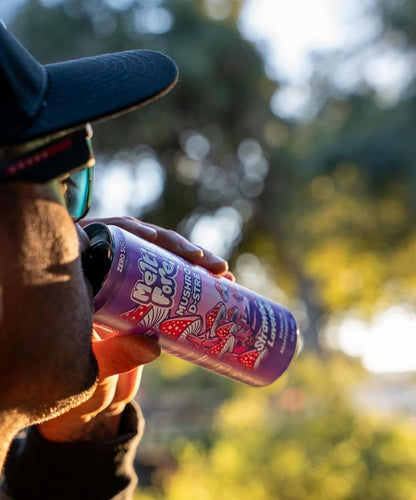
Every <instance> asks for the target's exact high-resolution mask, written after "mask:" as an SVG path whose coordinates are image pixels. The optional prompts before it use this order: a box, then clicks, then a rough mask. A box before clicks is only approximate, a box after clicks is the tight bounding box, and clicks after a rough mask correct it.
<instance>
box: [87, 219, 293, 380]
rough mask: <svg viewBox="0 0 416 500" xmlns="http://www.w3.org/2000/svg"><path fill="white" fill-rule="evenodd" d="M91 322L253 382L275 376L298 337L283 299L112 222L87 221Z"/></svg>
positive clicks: (288, 361)
mask: <svg viewBox="0 0 416 500" xmlns="http://www.w3.org/2000/svg"><path fill="white" fill-rule="evenodd" d="M84 229H85V231H86V232H87V234H88V236H89V238H90V242H91V248H90V251H89V253H88V254H87V256H86V258H84V262H83V264H84V271H85V274H86V276H87V278H88V279H89V281H90V283H91V284H92V286H93V290H94V309H95V311H94V323H95V324H97V325H100V326H104V327H105V328H107V329H110V330H111V331H113V332H116V333H119V334H124V335H125V334H134V333H140V334H145V335H151V336H154V337H156V338H158V340H159V344H160V347H161V349H162V351H163V352H165V353H168V354H171V355H174V356H176V357H179V358H181V359H184V360H186V361H190V362H192V363H194V364H196V365H198V366H200V367H203V368H205V369H207V370H210V371H212V372H214V373H217V374H220V375H224V376H226V377H229V378H232V379H234V380H237V381H239V382H244V383H246V384H249V385H253V386H264V385H268V384H270V383H272V382H274V381H275V380H276V379H277V378H278V377H280V375H282V373H283V372H284V371H285V370H286V369H287V367H288V366H289V364H290V362H291V361H292V359H293V358H294V357H295V354H296V352H297V349H298V345H299V330H298V327H297V324H296V320H295V318H294V317H293V315H292V314H291V312H290V311H288V310H287V309H286V308H285V307H283V306H281V305H279V304H276V303H274V302H271V301H270V300H268V299H266V298H264V297H262V296H260V295H258V294H256V293H254V292H252V291H250V290H248V289H247V288H244V287H242V286H241V285H238V284H237V283H234V282H232V281H230V280H227V279H225V278H218V277H216V276H214V275H213V274H211V273H210V272H209V271H207V270H206V269H204V268H202V267H199V266H195V265H193V264H190V263H189V262H187V261H186V260H184V259H182V258H180V257H178V256H177V255H174V254H172V253H171V252H168V251H167V250H164V249H162V248H160V247H158V246H157V245H154V244H152V243H149V242H147V241H145V240H142V239H141V238H139V237H137V236H134V235H132V234H131V233H129V232H126V231H124V230H122V229H120V228H119V227H116V226H106V225H104V224H102V223H93V224H90V225H88V226H86V227H85V228H84Z"/></svg>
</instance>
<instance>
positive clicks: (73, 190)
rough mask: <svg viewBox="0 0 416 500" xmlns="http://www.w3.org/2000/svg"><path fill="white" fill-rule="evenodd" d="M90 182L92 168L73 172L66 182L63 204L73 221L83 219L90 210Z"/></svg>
mask: <svg viewBox="0 0 416 500" xmlns="http://www.w3.org/2000/svg"><path fill="white" fill-rule="evenodd" d="M92 180H93V167H90V168H85V169H84V170H79V171H77V172H74V173H73V174H71V175H70V177H69V179H68V180H67V190H66V193H65V203H66V206H67V209H68V212H69V214H70V216H71V217H72V218H73V219H74V220H75V221H76V220H78V219H81V218H82V217H84V215H85V214H86V213H87V212H88V210H89V208H90V205H91V194H92Z"/></svg>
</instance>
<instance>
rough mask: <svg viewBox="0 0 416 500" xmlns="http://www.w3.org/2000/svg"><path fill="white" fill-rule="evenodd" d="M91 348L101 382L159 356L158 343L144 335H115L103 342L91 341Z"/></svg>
mask: <svg viewBox="0 0 416 500" xmlns="http://www.w3.org/2000/svg"><path fill="white" fill-rule="evenodd" d="M92 348H93V351H94V354H95V357H96V358H97V362H98V366H99V370H100V379H101V380H102V379H104V378H106V377H110V376H112V375H117V374H120V373H126V372H129V371H131V370H133V369H134V368H137V367H138V366H140V365H144V364H146V363H150V361H153V360H155V359H156V358H157V357H158V356H159V355H160V347H159V344H158V341H157V340H156V339H154V338H152V337H147V336H146V335H124V336H123V335H115V336H113V337H109V338H106V339H103V340H97V339H93V343H92Z"/></svg>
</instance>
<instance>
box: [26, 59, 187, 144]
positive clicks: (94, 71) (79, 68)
mask: <svg viewBox="0 0 416 500" xmlns="http://www.w3.org/2000/svg"><path fill="white" fill-rule="evenodd" d="M44 68H45V70H46V72H47V74H48V79H49V85H48V91H47V93H46V95H45V97H44V100H43V103H42V105H41V107H40V110H39V112H38V113H37V115H36V117H35V118H34V120H33V122H32V124H31V125H30V126H29V127H28V128H27V129H26V130H25V131H24V132H23V133H21V134H19V138H18V142H25V141H27V140H29V139H33V138H36V137H40V136H43V135H47V134H50V133H53V132H57V131H60V130H66V129H70V128H73V127H76V126H78V125H82V124H84V123H87V122H94V121H96V120H102V119H106V118H110V117H113V116H115V115H118V114H121V113H124V112H126V111H130V110H132V109H134V108H136V107H139V106H143V105H144V104H147V103H149V102H150V101H152V100H154V99H156V98H158V97H160V96H161V95H163V94H165V93H166V92H168V91H169V90H170V89H171V88H172V87H173V86H174V85H175V83H176V81H177V78H178V69H177V67H176V64H175V63H174V62H173V61H172V60H171V59H170V58H169V57H167V56H165V55H164V54H161V53H159V52H155V51H151V50H131V51H125V52H120V53H115V54H106V55H101V56H96V57H88V58H84V59H78V60H73V61H66V62H61V63H56V64H49V65H46V66H44Z"/></svg>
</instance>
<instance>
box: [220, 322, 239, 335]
mask: <svg viewBox="0 0 416 500" xmlns="http://www.w3.org/2000/svg"><path fill="white" fill-rule="evenodd" d="M237 330H238V327H237V325H236V324H235V323H234V322H233V321H229V322H228V323H225V324H224V325H220V326H218V327H217V329H216V330H215V334H216V336H217V337H218V338H219V339H223V338H224V337H226V336H227V335H228V334H230V333H231V334H233V335H234V334H235V333H237Z"/></svg>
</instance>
